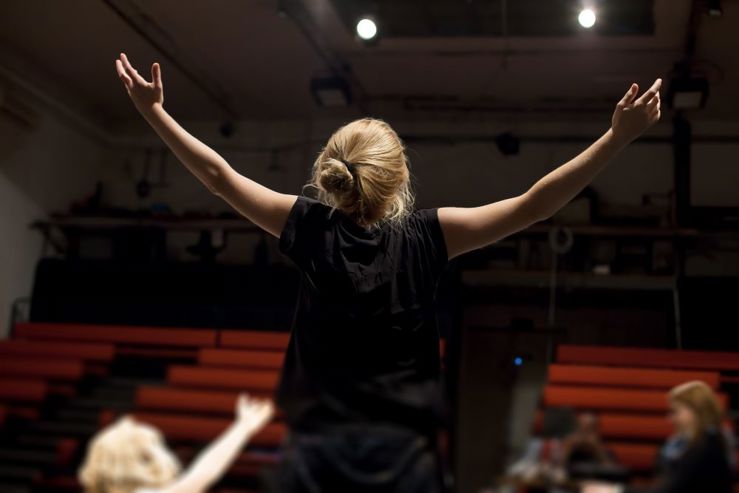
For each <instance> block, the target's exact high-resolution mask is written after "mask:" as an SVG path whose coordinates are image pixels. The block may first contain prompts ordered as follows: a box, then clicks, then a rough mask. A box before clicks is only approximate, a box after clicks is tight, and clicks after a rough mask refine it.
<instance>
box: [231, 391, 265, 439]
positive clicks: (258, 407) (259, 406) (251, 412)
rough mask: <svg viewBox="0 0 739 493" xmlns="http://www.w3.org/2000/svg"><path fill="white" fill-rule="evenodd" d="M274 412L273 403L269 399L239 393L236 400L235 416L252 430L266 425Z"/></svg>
mask: <svg viewBox="0 0 739 493" xmlns="http://www.w3.org/2000/svg"><path fill="white" fill-rule="evenodd" d="M273 414H274V405H273V403H272V401H271V400H269V399H259V398H255V397H250V396H249V395H247V394H239V397H238V399H237V400H236V417H237V419H238V420H239V421H240V422H241V423H244V424H246V425H247V427H248V428H250V429H251V430H252V431H253V432H256V431H258V430H260V429H261V428H262V427H263V426H264V425H266V424H267V423H268V422H269V420H270V419H272V415H273Z"/></svg>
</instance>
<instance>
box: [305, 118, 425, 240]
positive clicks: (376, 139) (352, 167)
mask: <svg viewBox="0 0 739 493" xmlns="http://www.w3.org/2000/svg"><path fill="white" fill-rule="evenodd" d="M408 165H409V163H408V158H407V157H406V154H405V146H404V145H403V142H402V141H401V140H400V137H398V134H397V133H395V131H394V130H393V129H392V127H390V125H388V124H387V123H385V122H384V121H382V120H378V119H376V118H361V119H359V120H354V121H352V122H350V123H348V124H346V125H344V126H343V127H341V128H339V129H338V130H337V131H336V132H334V134H333V135H332V136H331V137H330V138H329V140H328V142H327V144H326V146H325V147H324V148H323V149H322V150H321V152H320V154H319V155H318V158H317V159H316V161H315V163H314V164H313V170H312V177H311V180H310V181H309V182H308V183H307V184H306V185H305V186H306V187H312V188H315V189H316V190H317V191H318V193H317V195H318V197H317V199H318V200H320V201H322V202H324V203H326V204H328V205H330V206H332V207H335V208H337V209H341V210H342V211H343V212H345V213H346V214H348V215H349V216H350V217H352V219H354V220H355V221H356V222H357V223H358V224H360V225H362V226H372V225H379V224H380V223H383V222H390V223H393V224H399V223H400V222H401V220H402V219H404V218H405V216H407V215H408V213H409V211H410V210H411V208H412V207H413V204H414V200H415V199H414V196H413V192H412V190H411V183H410V182H411V174H410V170H409V168H408Z"/></svg>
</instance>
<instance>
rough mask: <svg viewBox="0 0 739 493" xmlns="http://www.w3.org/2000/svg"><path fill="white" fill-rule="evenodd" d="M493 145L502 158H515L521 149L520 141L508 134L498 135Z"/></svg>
mask: <svg viewBox="0 0 739 493" xmlns="http://www.w3.org/2000/svg"><path fill="white" fill-rule="evenodd" d="M495 143H496V144H497V145H498V150H499V151H500V153H501V154H503V155H504V156H515V155H516V154H518V151H519V150H520V148H521V140H520V139H519V138H518V137H516V136H515V135H513V134H512V133H510V132H506V133H502V134H500V135H498V136H497V137H496V138H495Z"/></svg>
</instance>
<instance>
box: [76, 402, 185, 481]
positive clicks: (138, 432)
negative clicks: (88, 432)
mask: <svg viewBox="0 0 739 493" xmlns="http://www.w3.org/2000/svg"><path fill="white" fill-rule="evenodd" d="M179 472H180V463H179V461H178V460H177V458H176V457H175V455H174V454H173V453H172V452H170V451H169V450H168V449H167V448H166V445H165V442H164V439H163V438H162V434H161V433H160V432H159V430H157V429H156V428H153V427H151V426H148V425H145V424H141V423H137V422H136V421H134V420H133V419H132V418H130V417H127V416H124V417H123V418H120V419H119V420H117V421H116V422H114V423H113V424H111V425H109V426H108V427H106V428H104V429H103V430H101V431H100V432H98V434H97V435H95V436H94V437H93V438H92V440H91V442H90V444H89V446H88V449H87V454H86V456H85V459H84V461H83V464H82V466H81V467H80V470H79V473H78V478H79V481H80V483H81V484H82V486H83V487H84V490H85V493H132V492H133V491H135V490H136V489H137V488H143V487H160V486H164V485H166V484H169V483H170V482H172V481H173V480H174V478H175V477H176V476H177V475H178V474H179Z"/></svg>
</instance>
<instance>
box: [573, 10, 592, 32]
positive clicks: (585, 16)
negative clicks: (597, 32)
mask: <svg viewBox="0 0 739 493" xmlns="http://www.w3.org/2000/svg"><path fill="white" fill-rule="evenodd" d="M577 21H578V22H579V23H580V25H581V26H582V27H584V28H585V29H590V28H591V27H593V26H594V25H595V21H596V15H595V11H594V10H593V9H582V10H581V11H580V15H578V16H577Z"/></svg>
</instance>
